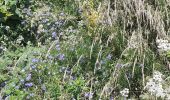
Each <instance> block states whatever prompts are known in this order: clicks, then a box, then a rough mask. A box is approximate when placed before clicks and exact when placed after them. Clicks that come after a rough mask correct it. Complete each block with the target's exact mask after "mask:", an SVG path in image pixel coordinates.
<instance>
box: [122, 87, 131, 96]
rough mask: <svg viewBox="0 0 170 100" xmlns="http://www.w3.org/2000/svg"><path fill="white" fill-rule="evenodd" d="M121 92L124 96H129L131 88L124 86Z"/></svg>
mask: <svg viewBox="0 0 170 100" xmlns="http://www.w3.org/2000/svg"><path fill="white" fill-rule="evenodd" d="M120 94H121V95H122V96H123V97H128V94H129V89H128V88H124V89H123V90H122V91H120Z"/></svg>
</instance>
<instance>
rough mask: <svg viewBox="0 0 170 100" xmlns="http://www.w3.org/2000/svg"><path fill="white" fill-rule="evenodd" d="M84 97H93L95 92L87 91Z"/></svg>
mask: <svg viewBox="0 0 170 100" xmlns="http://www.w3.org/2000/svg"><path fill="white" fill-rule="evenodd" d="M84 97H86V98H92V97H93V93H90V92H86V93H85V94H84Z"/></svg>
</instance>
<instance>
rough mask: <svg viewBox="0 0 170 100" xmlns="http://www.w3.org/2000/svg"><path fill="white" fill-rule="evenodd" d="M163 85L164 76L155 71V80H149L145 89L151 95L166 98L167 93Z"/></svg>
mask: <svg viewBox="0 0 170 100" xmlns="http://www.w3.org/2000/svg"><path fill="white" fill-rule="evenodd" d="M162 83H163V79H162V74H161V73H160V72H158V71H155V72H154V73H153V78H151V79H149V81H148V82H147V84H146V86H145V89H147V90H148V92H149V93H151V95H154V96H156V97H162V98H164V97H165V95H166V93H165V91H164V89H163V87H162Z"/></svg>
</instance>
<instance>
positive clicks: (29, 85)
mask: <svg viewBox="0 0 170 100" xmlns="http://www.w3.org/2000/svg"><path fill="white" fill-rule="evenodd" d="M25 86H26V87H32V86H33V83H32V82H30V83H25Z"/></svg>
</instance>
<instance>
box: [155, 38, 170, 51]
mask: <svg viewBox="0 0 170 100" xmlns="http://www.w3.org/2000/svg"><path fill="white" fill-rule="evenodd" d="M156 43H157V45H158V49H159V50H160V51H169V50H170V43H169V42H168V40H163V39H157V40H156Z"/></svg>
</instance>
